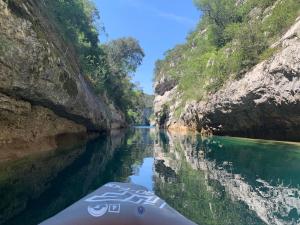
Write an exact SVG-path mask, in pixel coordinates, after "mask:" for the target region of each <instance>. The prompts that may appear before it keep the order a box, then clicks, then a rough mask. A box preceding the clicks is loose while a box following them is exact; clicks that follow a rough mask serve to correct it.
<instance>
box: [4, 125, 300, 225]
mask: <svg viewBox="0 0 300 225" xmlns="http://www.w3.org/2000/svg"><path fill="white" fill-rule="evenodd" d="M63 140H64V141H63V142H62V143H64V142H65V141H66V140H69V141H68V142H72V141H70V140H72V139H69V138H66V137H64V138H63ZM56 142H59V140H56ZM62 143H61V144H59V146H62V147H61V148H60V150H56V151H47V152H40V153H34V154H30V155H27V156H24V157H22V158H18V159H14V160H10V161H5V162H2V163H0V198H1V202H0V224H5V225H21V224H22V225H23V224H24V221H26V225H33V224H37V223H39V222H41V221H43V220H45V219H46V218H48V217H50V216H52V215H54V214H56V213H57V212H59V211H61V210H63V209H64V208H66V207H67V206H69V205H70V204H72V203H74V202H75V201H77V200H79V199H80V198H81V197H83V196H85V195H87V194H88V193H90V192H91V191H93V190H95V189H97V188H98V187H100V186H102V185H103V184H104V183H107V182H111V181H118V182H133V183H137V184H141V185H143V186H146V187H147V188H148V189H150V190H153V191H155V192H156V194H157V195H159V196H160V197H162V198H163V199H165V200H166V201H167V202H168V203H169V204H170V205H171V206H172V207H174V208H175V209H177V210H178V211H180V212H181V213H182V214H184V215H185V216H186V217H188V218H189V219H191V220H193V221H195V222H196V223H198V224H201V225H208V224H222V225H233V224H234V225H246V224H247V225H248V224H249V225H251V224H290V225H294V224H295V225H296V224H299V223H300V217H299V214H300V186H299V185H300V174H299V171H300V146H297V145H288V144H282V143H272V142H264V141H251V140H246V139H237V138H225V137H212V138H201V137H200V136H196V135H192V134H191V135H180V134H170V133H167V132H163V131H157V130H155V129H145V128H143V129H138V128H137V129H132V130H129V131H126V132H117V133H115V134H112V136H110V137H106V138H98V139H96V140H93V141H90V142H88V143H81V144H79V143H77V144H76V146H75V147H73V148H70V146H69V144H71V143H69V144H68V145H67V146H66V145H62ZM72 143H73V144H74V142H72Z"/></svg>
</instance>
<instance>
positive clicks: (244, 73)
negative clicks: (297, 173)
mask: <svg viewBox="0 0 300 225" xmlns="http://www.w3.org/2000/svg"><path fill="white" fill-rule="evenodd" d="M248 2H251V1H248ZM273 2H275V3H274V4H273V5H271V6H269V7H267V8H263V9H262V8H259V7H253V9H252V10H249V11H250V12H249V13H248V14H247V15H246V16H245V18H246V19H245V21H244V22H241V25H240V27H238V28H236V27H233V26H236V25H232V24H230V25H228V26H229V27H230V29H237V30H238V31H241V30H243V28H241V26H248V25H249V24H250V25H249V26H250V27H248V28H247V29H246V30H244V32H250V33H249V35H250V39H251V38H252V39H251V40H252V41H253V42H246V43H244V41H245V40H244V39H245V38H247V37H248V36H247V37H240V35H241V34H236V36H234V37H233V38H232V40H231V41H229V42H228V43H227V44H225V45H223V46H222V47H218V48H219V50H218V52H216V51H215V49H214V50H211V49H209V46H204V45H203V44H205V42H206V41H207V40H208V39H209V38H210V37H211V36H208V35H211V34H208V32H210V31H209V29H210V28H209V27H210V25H209V26H208V25H207V24H206V25H205V26H204V25H203V24H202V26H201V25H200V28H197V30H196V31H195V32H194V33H193V34H192V35H191V37H189V39H188V43H187V44H186V45H183V46H178V47H176V48H175V49H174V50H172V52H171V53H169V55H168V56H167V57H166V59H165V60H164V61H159V62H158V63H157V69H156V81H155V84H154V86H155V94H156V96H155V101H154V111H155V115H156V123H157V125H158V126H160V127H162V128H167V129H176V130H194V131H198V132H201V133H202V134H205V135H207V134H215V135H232V136H244V137H254V138H267V139H278V140H293V141H299V140H300V66H299V65H300V18H299V17H298V18H297V19H296V21H295V19H293V20H292V21H294V22H293V23H292V25H288V27H285V28H281V29H280V30H279V28H278V31H276V32H277V33H276V35H275V32H274V35H271V34H270V33H271V30H272V28H273V27H272V26H274V27H275V24H271V22H270V24H271V25H270V24H268V26H266V25H265V24H264V23H267V22H269V21H268V20H271V19H272V23H273V20H274V21H275V19H277V17H279V14H280V13H281V11H280V10H282V5H281V4H285V3H284V2H282V1H273ZM289 2H292V1H289ZM240 4H242V3H240ZM243 4H246V3H243ZM287 4H288V3H287ZM280 5H281V6H280ZM279 6H280V7H281V8H280V7H279ZM236 7H237V6H236ZM290 7H295V8H299V3H297V4H296V3H293V4H291V3H290ZM272 13H273V14H272ZM275 13H276V14H275ZM272 15H273V16H272ZM287 18H288V15H287ZM204 19H205V18H204ZM281 20H282V21H283V19H281ZM281 20H280V21H281ZM247 24H248V25H247ZM251 24H254V25H255V26H257V27H259V26H260V27H262V28H261V29H262V30H263V29H265V30H270V31H269V33H267V31H265V33H263V32H262V33H259V32H261V31H260V30H259V31H255V30H253V31H252V29H254V28H253V26H252V25H251ZM285 25H286V24H285ZM199 29H200V30H199ZM226 29H227V28H226ZM228 29H229V28H228ZM282 31H284V32H283V34H282ZM224 32H225V31H224ZM251 32H257V33H258V34H255V35H257V37H255V36H252V34H251ZM261 34H262V35H264V36H261ZM268 35H269V36H268ZM243 38H244V39H243ZM255 38H257V40H256V39H255ZM260 38H261V39H262V41H259V40H260ZM263 41H266V44H265V46H258V45H260V44H262V42H263ZM241 44H243V45H241ZM247 44H248V45H249V46H248V47H251V48H253V49H254V48H256V47H257V48H259V49H261V50H260V51H258V50H257V51H255V52H251V48H249V49H247ZM212 46H215V45H212ZM214 48H217V47H214ZM244 48H246V49H247V51H246V52H245V51H244V50H245V49H244ZM208 49H209V50H208ZM197 51H199V52H197ZM201 52H203V54H200V53H201ZM179 53H180V54H179ZM205 54H206V55H205ZM243 54H244V55H243ZM242 56H243V57H244V58H243V57H242ZM247 57H248V58H247ZM243 59H245V60H244V61H243ZM239 63H241V64H239ZM253 63H255V64H254V65H252V64H253ZM246 64H247V66H245V65H246ZM238 66H240V67H238ZM237 67H238V68H237ZM177 71H178V72H177Z"/></svg>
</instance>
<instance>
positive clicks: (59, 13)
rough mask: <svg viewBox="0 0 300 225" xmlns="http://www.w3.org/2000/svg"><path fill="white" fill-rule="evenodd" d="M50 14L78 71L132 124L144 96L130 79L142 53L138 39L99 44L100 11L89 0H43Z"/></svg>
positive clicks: (101, 29) (138, 112)
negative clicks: (71, 50) (74, 57)
mask: <svg viewBox="0 0 300 225" xmlns="http://www.w3.org/2000/svg"><path fill="white" fill-rule="evenodd" d="M45 3H46V5H47V7H48V9H49V14H50V16H51V17H52V19H53V21H54V22H55V24H56V25H57V28H58V29H59V31H60V32H61V34H62V36H63V38H64V39H65V41H66V42H67V43H69V44H70V46H72V47H73V48H74V49H75V51H76V53H77V55H78V59H79V62H80V68H81V71H82V73H83V74H84V75H85V77H86V78H87V80H89V81H90V83H91V84H92V87H93V88H94V90H95V92H96V93H97V94H99V95H107V96H108V97H109V98H110V99H112V100H113V102H114V103H115V105H116V106H117V107H118V108H119V109H120V110H122V111H123V112H124V113H125V115H126V118H127V120H128V122H134V121H135V118H137V117H138V115H139V114H140V111H141V107H142V106H143V101H142V100H143V93H142V91H141V90H140V89H139V87H138V85H135V84H133V83H132V78H131V76H132V75H133V74H134V72H135V71H136V69H137V67H138V66H139V65H141V63H142V60H143V57H144V52H143V50H142V48H141V47H140V45H139V43H138V41H137V40H135V39H133V38H121V39H118V40H114V41H111V42H109V43H108V44H106V45H101V44H100V43H99V32H101V31H103V30H104V28H103V27H101V26H99V25H98V24H99V23H98V22H99V19H100V14H99V11H98V10H97V9H96V7H95V5H94V3H93V2H92V1H91V0H45Z"/></svg>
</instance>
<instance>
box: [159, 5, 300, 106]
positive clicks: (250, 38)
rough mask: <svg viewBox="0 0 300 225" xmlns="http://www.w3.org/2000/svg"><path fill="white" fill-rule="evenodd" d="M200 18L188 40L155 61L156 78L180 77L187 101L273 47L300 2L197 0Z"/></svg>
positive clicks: (237, 73)
mask: <svg viewBox="0 0 300 225" xmlns="http://www.w3.org/2000/svg"><path fill="white" fill-rule="evenodd" d="M194 2H195V4H196V6H197V7H198V8H199V10H201V11H202V13H203V15H202V18H201V20H200V22H199V24H198V26H197V28H196V29H195V31H194V32H192V33H190V34H189V35H188V37H187V42H186V43H185V44H183V45H178V46H176V47H175V48H174V49H171V50H169V51H167V52H166V53H165V58H164V59H163V60H159V61H158V62H157V63H156V69H155V79H156V80H159V79H160V78H161V77H162V76H171V77H173V78H174V79H176V80H178V81H179V85H178V87H179V91H180V92H181V94H182V99H183V103H182V106H183V105H184V104H185V102H186V101H189V100H201V99H203V98H205V97H206V96H207V95H208V94H209V93H211V92H216V91H217V90H219V89H220V87H222V85H223V84H224V82H225V81H226V80H228V79H229V78H233V79H238V78H240V77H241V76H243V75H244V74H245V72H247V71H248V70H249V69H251V67H253V66H254V65H256V64H257V63H258V62H259V61H260V60H263V59H266V58H267V57H269V56H271V55H272V54H273V53H274V52H275V51H276V49H275V50H270V48H269V46H270V45H271V44H272V43H274V41H275V40H276V39H278V38H279V37H280V35H282V34H283V33H284V32H285V31H286V29H288V27H289V26H290V25H291V24H292V23H293V22H294V21H295V19H296V17H297V16H298V15H299V12H300V11H299V10H300V3H299V1H298V0H285V1H282V0H247V1H236V0H194Z"/></svg>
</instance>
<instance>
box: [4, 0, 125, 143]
mask: <svg viewBox="0 0 300 225" xmlns="http://www.w3.org/2000/svg"><path fill="white" fill-rule="evenodd" d="M0 43H1V45H0V129H1V133H0V142H12V141H13V140H14V139H21V140H22V139H23V140H26V141H30V140H31V139H36V138H39V137H44V136H48V135H50V136H52V135H57V134H61V133H77V132H86V131H96V132H102V131H107V130H109V129H111V128H119V127H122V126H124V125H125V121H124V116H123V115H122V113H120V112H119V111H118V110H116V108H115V107H114V106H112V105H111V104H108V103H107V101H106V100H105V98H102V99H101V98H99V97H98V96H97V95H95V94H94V92H93V91H92V89H91V88H90V86H89V84H88V82H86V80H85V79H84V77H83V75H82V74H81V73H80V69H79V64H78V61H77V57H76V54H75V53H74V50H73V48H72V46H69V44H68V43H65V42H64V41H63V40H62V38H61V36H60V34H59V32H58V31H57V29H56V27H55V26H54V25H53V23H51V20H49V18H48V16H47V9H46V6H45V5H44V3H43V1H39V0H28V1H17V0H14V1H8V3H7V1H3V0H0ZM109 105H110V106H109Z"/></svg>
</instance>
